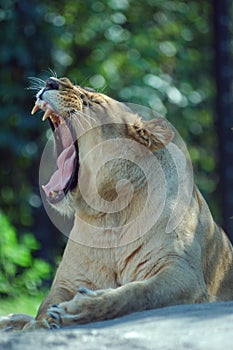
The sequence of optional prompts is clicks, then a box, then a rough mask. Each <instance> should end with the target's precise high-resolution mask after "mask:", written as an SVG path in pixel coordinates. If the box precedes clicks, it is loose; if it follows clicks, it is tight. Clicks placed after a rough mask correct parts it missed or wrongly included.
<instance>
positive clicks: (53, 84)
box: [45, 78, 59, 90]
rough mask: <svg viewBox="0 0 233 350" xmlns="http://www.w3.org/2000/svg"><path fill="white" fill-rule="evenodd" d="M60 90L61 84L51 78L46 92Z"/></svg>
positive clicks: (47, 83) (47, 82)
mask: <svg viewBox="0 0 233 350" xmlns="http://www.w3.org/2000/svg"><path fill="white" fill-rule="evenodd" d="M58 89H59V84H58V82H57V81H55V80H54V79H51V78H49V79H48V80H47V81H46V86H45V90H58Z"/></svg>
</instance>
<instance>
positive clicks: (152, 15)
mask: <svg viewBox="0 0 233 350" xmlns="http://www.w3.org/2000/svg"><path fill="white" fill-rule="evenodd" d="M0 24H1V36H0V45H1V54H0V64H1V68H2V69H1V70H0V101H1V107H0V108H1V116H0V123H1V128H0V152H1V153H0V154H1V157H0V167H1V172H0V181H1V188H0V204H1V209H2V211H3V212H5V213H6V214H7V216H8V217H10V221H11V223H12V225H13V226H14V227H15V228H16V230H17V231H14V229H13V228H12V227H11V226H9V225H8V224H7V221H6V219H4V216H1V222H0V225H3V229H1V230H3V231H4V238H3V236H2V237H1V245H2V244H3V239H4V240H6V243H4V245H3V247H1V249H2V251H3V253H1V254H2V255H1V257H3V258H4V263H3V261H1V262H0V267H1V275H0V278H1V280H0V285H1V291H2V293H9V294H11V293H13V289H12V288H11V285H12V286H13V285H14V283H16V284H15V286H16V285H20V284H21V285H22V286H24V288H25V290H26V289H28V290H29V291H30V288H32V290H34V289H33V288H34V287H33V281H34V283H35V285H37V286H38V285H39V284H40V283H41V278H42V274H43V273H44V274H45V275H46V274H47V272H48V270H47V267H46V265H40V264H41V262H39V261H38V260H33V258H32V256H33V255H35V254H33V255H32V252H34V250H35V248H37V249H38V246H37V245H36V244H37V243H36V241H34V240H33V238H32V236H28V235H25V234H23V233H24V232H25V231H28V230H29V231H30V232H33V233H34V234H35V236H36V237H37V239H38V240H39V241H40V242H41V245H42V248H41V249H40V250H39V251H37V253H36V255H38V254H39V255H40V256H41V257H43V258H44V259H46V260H50V261H52V260H53V256H54V254H57V251H56V248H57V247H59V246H61V245H63V242H62V240H61V238H59V237H58V236H57V233H56V230H55V229H54V228H53V227H52V225H51V224H50V223H49V221H48V219H47V218H46V214H45V212H44V210H43V208H42V204H41V200H40V195H39V190H38V168H39V161H40V156H41V152H42V150H43V146H44V145H45V142H46V130H47V127H48V126H47V125H46V124H45V123H44V124H42V123H41V122H40V120H39V118H38V119H37V118H36V117H30V110H31V108H32V106H33V99H34V97H33V94H34V92H31V91H28V90H27V89H26V88H27V87H28V85H29V83H28V80H27V78H28V77H30V76H37V77H40V78H43V79H46V78H48V77H49V76H50V75H51V72H49V68H52V69H54V70H55V71H56V72H57V75H58V76H63V75H66V76H68V77H69V78H70V79H71V80H72V81H73V82H76V83H78V84H81V85H84V86H91V87H93V88H95V89H97V90H99V91H101V92H105V93H107V94H109V95H110V96H112V97H113V98H116V99H118V100H121V101H127V102H133V103H137V104H141V105H145V106H148V107H150V108H153V109H155V110H156V111H158V112H160V113H161V114H163V115H166V117H167V118H168V119H169V120H170V121H171V122H172V123H173V125H174V126H175V128H176V129H177V130H178V131H179V132H180V134H181V136H182V137H183V138H184V140H185V142H186V143H187V145H188V149H189V152H190V155H191V158H192V161H193V164H194V172H195V181H196V183H197V185H198V186H199V188H200V189H201V191H202V192H203V194H204V195H205V197H206V198H207V200H208V202H209V204H210V206H211V208H212V210H213V212H214V215H215V217H216V218H217V221H220V222H221V210H220V208H219V205H218V192H217V185H218V173H217V164H218V139H217V136H216V129H215V99H214V98H215V81H214V57H213V37H212V33H213V31H212V5H211V2H210V1H208V0H202V1H200V0H190V1H189V2H187V1H184V0H166V1H164V0H144V1H133V0H85V1H84V0H80V1H73V0H60V1H54V0H51V1H45V0H40V1H37V0H32V1H27V0H18V1H17V0H4V1H3V0H0ZM7 232H9V233H8V234H9V238H7V235H8V234H7ZM15 232H17V236H18V237H19V238H16V236H15ZM0 236H1V235H0ZM59 242H60V243H59ZM8 245H9V247H8ZM14 247H15V249H16V248H17V247H18V248H19V249H18V248H17V249H16V251H15V252H13V250H14ZM36 261H37V262H36ZM30 266H32V268H31V270H30V269H28V268H29V267H30ZM25 268H26V269H25ZM19 270H20V275H19V276H20V277H19V276H18V271H19ZM14 279H15V282H14ZM17 283H18V284H17ZM35 285H34V286H35ZM30 286H32V287H30ZM4 288H5V289H4ZM4 290H5V291H4Z"/></svg>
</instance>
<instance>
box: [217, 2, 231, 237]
mask: <svg viewBox="0 0 233 350" xmlns="http://www.w3.org/2000/svg"><path fill="white" fill-rule="evenodd" d="M230 2H231V0H221V1H219V0H214V27H215V31H214V33H215V52H216V82H217V100H216V102H217V118H218V122H217V128H218V130H217V131H218V135H219V151H220V156H219V158H220V161H219V174H220V194H221V207H222V212H223V227H224V229H225V230H226V232H227V233H228V235H229V237H230V239H231V241H232V242H233V218H232V217H233V134H232V131H231V128H232V126H233V118H232V111H233V96H232V91H231V85H232V77H233V69H232V62H231V42H230V20H231V18H230V17H231V14H230Z"/></svg>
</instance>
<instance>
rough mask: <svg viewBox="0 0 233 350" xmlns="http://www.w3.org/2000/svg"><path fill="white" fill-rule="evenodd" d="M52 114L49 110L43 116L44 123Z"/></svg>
mask: <svg viewBox="0 0 233 350" xmlns="http://www.w3.org/2000/svg"><path fill="white" fill-rule="evenodd" d="M50 114H51V111H50V109H47V110H46V111H45V114H44V115H43V118H42V121H43V122H44V121H45V120H46V119H47V118H48V117H49V116H50Z"/></svg>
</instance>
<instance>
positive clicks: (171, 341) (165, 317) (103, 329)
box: [0, 301, 233, 350]
mask: <svg viewBox="0 0 233 350" xmlns="http://www.w3.org/2000/svg"><path fill="white" fill-rule="evenodd" d="M0 349H4V350H8V349H9V350H29V349H30V350H43V349H46V350H47V349H48V350H50V349H56V350H62V349H65V350H75V349H82V350H103V349H113V350H115V349H122V350H131V349H132V350H137V349H140V350H144V349H151V350H152V349H153V350H154V349H155V350H182V349H190V350H199V349H203V350H204V349H205V350H209V349H210V350H221V349H224V350H232V349H233V301H231V302H225V303H224V302H221V303H211V304H200V305H178V306H171V307H166V308H162V309H156V310H150V311H145V312H140V313H134V314H131V315H128V316H125V317H122V318H119V319H115V320H111V321H104V322H97V323H92V324H88V325H83V326H78V327H75V328H66V329H61V330H54V331H39V330H37V331H34V332H14V333H7V332H0Z"/></svg>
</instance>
